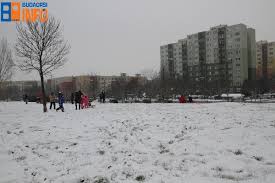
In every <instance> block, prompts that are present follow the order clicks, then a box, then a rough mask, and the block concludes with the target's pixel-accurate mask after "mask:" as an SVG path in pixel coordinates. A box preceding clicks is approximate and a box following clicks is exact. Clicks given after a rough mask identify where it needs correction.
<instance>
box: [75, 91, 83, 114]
mask: <svg viewBox="0 0 275 183" xmlns="http://www.w3.org/2000/svg"><path fill="white" fill-rule="evenodd" d="M82 95H83V94H82V92H81V91H80V90H79V91H77V92H75V94H74V102H75V110H77V106H78V109H79V110H80V109H81V107H80V103H81V96H82Z"/></svg>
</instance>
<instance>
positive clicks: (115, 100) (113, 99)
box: [109, 98, 118, 104]
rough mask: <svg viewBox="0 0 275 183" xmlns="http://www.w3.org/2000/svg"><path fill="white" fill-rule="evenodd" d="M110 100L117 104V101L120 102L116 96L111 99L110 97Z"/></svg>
mask: <svg viewBox="0 0 275 183" xmlns="http://www.w3.org/2000/svg"><path fill="white" fill-rule="evenodd" d="M109 102H110V103H116V104H117V103H118V100H117V99H115V98H110V99H109Z"/></svg>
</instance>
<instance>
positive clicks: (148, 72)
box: [140, 69, 159, 80]
mask: <svg viewBox="0 0 275 183" xmlns="http://www.w3.org/2000/svg"><path fill="white" fill-rule="evenodd" d="M140 73H141V75H142V76H145V77H146V78H147V79H148V80H153V79H156V78H157V77H159V73H158V71H156V70H154V69H143V70H142V71H141V72H140Z"/></svg>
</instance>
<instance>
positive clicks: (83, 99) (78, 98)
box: [49, 90, 90, 112]
mask: <svg viewBox="0 0 275 183" xmlns="http://www.w3.org/2000/svg"><path fill="white" fill-rule="evenodd" d="M56 99H57V101H58V104H59V107H58V108H57V109H56V111H58V110H61V111H62V112H64V102H65V99H64V95H63V93H61V92H59V93H58V96H57V98H56V96H55V95H54V93H53V92H52V93H51V94H50V96H49V100H50V110H51V109H52V107H53V108H54V109H55V103H56ZM71 101H72V104H75V110H77V109H79V110H80V109H83V108H88V107H89V106H90V102H89V98H88V96H87V95H84V94H83V93H82V92H81V91H80V90H79V91H77V92H75V93H73V94H72V98H71Z"/></svg>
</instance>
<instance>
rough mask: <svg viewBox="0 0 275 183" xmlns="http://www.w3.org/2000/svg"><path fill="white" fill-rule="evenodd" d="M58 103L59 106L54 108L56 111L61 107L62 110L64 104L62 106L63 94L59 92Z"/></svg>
mask: <svg viewBox="0 0 275 183" xmlns="http://www.w3.org/2000/svg"><path fill="white" fill-rule="evenodd" d="M58 104H59V107H58V108H57V109H56V111H58V110H60V109H61V111H62V112H64V106H63V104H64V96H63V94H62V93H61V92H59V93H58Z"/></svg>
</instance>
